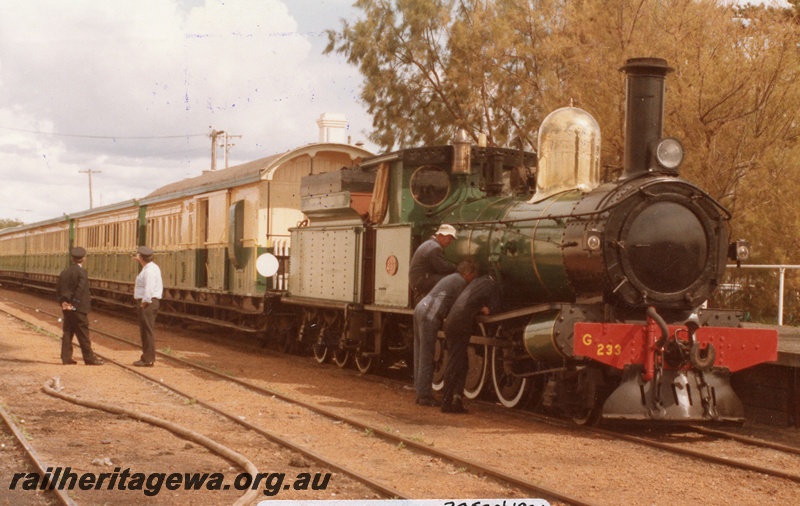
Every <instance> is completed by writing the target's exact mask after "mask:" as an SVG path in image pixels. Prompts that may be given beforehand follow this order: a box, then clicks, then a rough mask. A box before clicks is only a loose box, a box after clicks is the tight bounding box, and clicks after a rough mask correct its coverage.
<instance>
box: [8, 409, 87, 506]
mask: <svg viewBox="0 0 800 506" xmlns="http://www.w3.org/2000/svg"><path fill="white" fill-rule="evenodd" d="M0 418H2V419H3V422H4V423H5V425H6V427H8V432H9V433H10V434H11V437H12V438H13V439H14V441H15V442H16V444H17V445H19V447H20V448H21V449H22V453H24V454H25V457H26V458H27V459H28V461H29V462H30V463H31V464H32V465H33V467H34V468H35V469H36V470H37V471H38V472H39V473H41V475H42V476H44V475H45V473H47V470H48V469H52V468H53V466H51V465H49V464H48V463H47V462H46V461H45V460H44V459H42V458H41V457H40V456H39V453H38V452H37V451H36V450H35V449H34V447H33V445H31V444H30V443H29V442H28V439H27V438H26V437H25V434H24V433H23V430H22V428H21V427H20V426H19V425H18V424H17V422H16V421H15V420H14V417H13V416H11V414H10V413H8V411H6V409H5V408H4V407H3V405H2V404H1V403H0ZM4 449H5V448H4ZM3 458H4V459H5V458H8V457H3ZM47 492H48V493H52V497H53V499H54V501H53V502H54V503H58V504H63V505H64V506H77V504H76V503H75V501H73V500H72V498H70V497H69V495H68V494H67V492H65V491H64V490H59V489H58V488H53V489H52V490H47Z"/></svg>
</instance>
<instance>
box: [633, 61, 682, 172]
mask: <svg viewBox="0 0 800 506" xmlns="http://www.w3.org/2000/svg"><path fill="white" fill-rule="evenodd" d="M620 70H622V71H623V72H625V73H626V74H627V83H626V88H627V90H626V97H625V100H626V102H625V163H624V165H623V173H622V178H623V179H627V178H630V177H633V176H636V175H639V174H641V173H643V172H647V171H649V170H651V168H654V167H655V166H656V162H655V149H656V146H657V145H658V142H659V141H660V140H661V134H662V130H663V127H664V82H665V80H666V76H667V74H668V73H669V72H672V70H673V69H672V68H671V67H670V66H669V65H667V61H666V60H664V59H662V58H631V59H629V60H628V61H627V62H626V63H625V66H624V67H622V68H621V69H620Z"/></svg>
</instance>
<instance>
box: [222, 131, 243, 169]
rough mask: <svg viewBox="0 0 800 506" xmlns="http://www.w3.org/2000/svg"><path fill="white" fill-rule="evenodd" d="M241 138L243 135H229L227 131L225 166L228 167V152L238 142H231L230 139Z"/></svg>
mask: <svg viewBox="0 0 800 506" xmlns="http://www.w3.org/2000/svg"><path fill="white" fill-rule="evenodd" d="M235 138H239V139H241V138H242V136H241V135H228V132H225V168H226V169H227V168H228V152H229V151H230V150H231V148H232V147H234V146H235V145H236V144H229V143H228V139H235Z"/></svg>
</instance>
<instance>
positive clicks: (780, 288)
mask: <svg viewBox="0 0 800 506" xmlns="http://www.w3.org/2000/svg"><path fill="white" fill-rule="evenodd" d="M737 269H777V270H778V272H779V274H780V277H779V279H778V325H783V282H784V278H785V276H786V269H800V265H742V266H739V267H737Z"/></svg>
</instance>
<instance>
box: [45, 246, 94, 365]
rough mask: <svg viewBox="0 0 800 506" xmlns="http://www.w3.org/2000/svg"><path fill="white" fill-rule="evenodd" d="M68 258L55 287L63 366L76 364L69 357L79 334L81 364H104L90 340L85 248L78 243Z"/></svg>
mask: <svg viewBox="0 0 800 506" xmlns="http://www.w3.org/2000/svg"><path fill="white" fill-rule="evenodd" d="M70 257H71V260H72V264H71V265H70V266H69V267H67V268H66V269H64V270H63V271H61V274H60V275H59V276H58V287H57V288H56V295H57V296H58V302H59V303H61V312H62V314H63V325H62V328H63V329H64V333H63V334H62V336H61V362H62V363H63V364H64V365H73V364H77V362H76V361H75V360H73V359H72V336H78V344H79V345H80V347H81V354H82V355H83V363H84V364H86V365H103V363H104V362H103V359H101V358H100V357H98V356H96V355H95V354H94V352H93V351H92V341H91V340H90V339H89V311H90V310H91V308H92V299H91V296H90V294H89V275H88V274H87V273H86V269H84V268H83V262H84V260H85V259H86V250H85V249H83V248H81V247H80V246H78V247H76V248H72V250H71V251H70Z"/></svg>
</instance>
